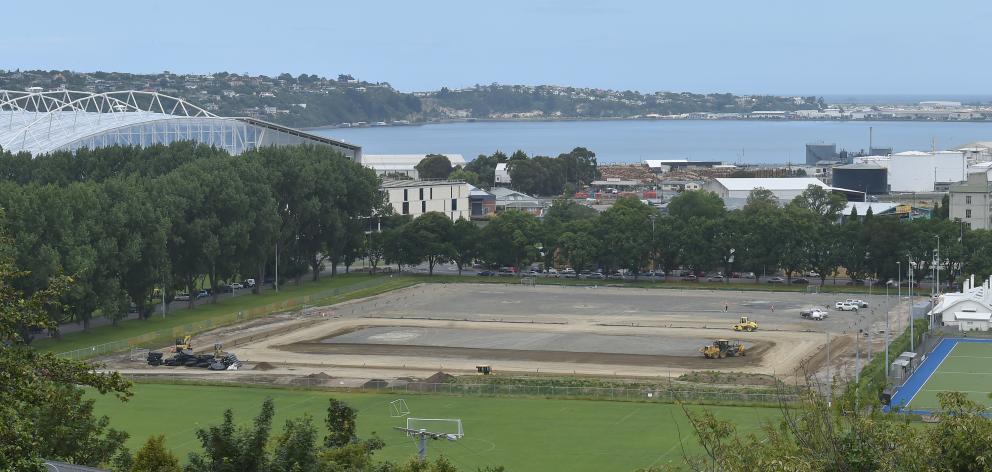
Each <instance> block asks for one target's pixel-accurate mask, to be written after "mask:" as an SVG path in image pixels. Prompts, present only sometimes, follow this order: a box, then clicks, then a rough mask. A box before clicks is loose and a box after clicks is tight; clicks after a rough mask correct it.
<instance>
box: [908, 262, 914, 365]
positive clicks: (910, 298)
mask: <svg viewBox="0 0 992 472" xmlns="http://www.w3.org/2000/svg"><path fill="white" fill-rule="evenodd" d="M912 257H913V256H912V255H910V256H909V258H910V259H909V265H907V266H906V269H907V270H908V271H909V350H910V351H916V349H915V343H916V339H915V338H916V336H915V334H914V333H913V260H912Z"/></svg>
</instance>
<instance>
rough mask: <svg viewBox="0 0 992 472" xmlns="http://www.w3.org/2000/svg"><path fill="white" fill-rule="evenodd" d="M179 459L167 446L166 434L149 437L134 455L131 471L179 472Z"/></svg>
mask: <svg viewBox="0 0 992 472" xmlns="http://www.w3.org/2000/svg"><path fill="white" fill-rule="evenodd" d="M180 470H182V469H181V468H180V467H179V459H176V456H175V455H173V454H172V451H169V450H168V449H166V448H165V435H161V434H160V435H158V436H152V437H150V438H148V441H146V442H145V445H144V446H141V449H138V452H137V454H135V455H134V462H133V463H132V464H131V469H130V472H179V471H180Z"/></svg>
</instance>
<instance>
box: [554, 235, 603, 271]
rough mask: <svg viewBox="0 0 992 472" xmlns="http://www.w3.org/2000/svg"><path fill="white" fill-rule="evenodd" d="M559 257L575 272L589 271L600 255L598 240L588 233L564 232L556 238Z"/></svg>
mask: <svg viewBox="0 0 992 472" xmlns="http://www.w3.org/2000/svg"><path fill="white" fill-rule="evenodd" d="M558 245H559V247H560V248H561V249H562V254H561V257H562V258H564V259H565V260H567V261H568V263H569V265H570V266H571V267H572V268H574V269H575V270H576V271H581V270H583V269H589V268H590V267H591V266H592V264H593V263H594V262H595V261H596V259H597V258H598V257H599V254H600V246H599V240H598V239H596V238H595V237H593V236H592V235H591V234H589V233H572V232H565V233H563V234H562V235H561V236H560V237H559V238H558Z"/></svg>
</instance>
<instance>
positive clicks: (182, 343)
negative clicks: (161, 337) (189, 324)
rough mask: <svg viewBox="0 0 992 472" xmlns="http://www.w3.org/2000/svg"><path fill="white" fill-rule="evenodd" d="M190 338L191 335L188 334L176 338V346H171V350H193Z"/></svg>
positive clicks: (191, 337)
mask: <svg viewBox="0 0 992 472" xmlns="http://www.w3.org/2000/svg"><path fill="white" fill-rule="evenodd" d="M192 339H193V336H190V335H188V334H187V335H186V336H183V337H181V338H176V346H175V347H173V348H172V352H183V351H192V350H193V343H192V342H191V341H192Z"/></svg>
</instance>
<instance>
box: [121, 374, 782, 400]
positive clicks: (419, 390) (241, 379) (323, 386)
mask: <svg viewBox="0 0 992 472" xmlns="http://www.w3.org/2000/svg"><path fill="white" fill-rule="evenodd" d="M231 374H233V373H231ZM125 377H127V378H128V379H130V380H132V381H135V382H141V381H142V380H145V381H149V380H150V381H168V382H170V383H174V382H176V379H175V378H174V377H163V376H161V375H156V374H127V375H125ZM203 377H204V378H203V379H189V378H184V379H183V380H182V381H181V382H183V383H190V384H202V385H226V384H230V385H245V384H248V385H260V386H269V387H293V388H307V389H314V390H336V391H350V392H353V391H360V392H367V393H385V394H409V395H415V394H438V395H459V396H484V397H501V396H510V397H517V396H523V397H546V398H575V399H593V400H615V401H649V402H652V401H653V402H660V403H672V402H674V401H676V400H677V401H684V402H688V403H715V404H735V405H736V404H754V405H778V404H781V403H793V402H796V401H798V399H799V397H798V395H797V394H795V393H792V392H782V393H767V392H744V391H739V390H737V391H734V390H730V389H727V390H726V391H719V390H697V389H688V388H680V387H678V386H672V387H667V386H644V387H637V388H623V387H612V388H611V387H576V386H558V385H505V384H495V383H480V384H461V383H427V382H387V381H384V380H370V381H368V382H365V383H364V384H360V385H354V384H347V383H344V382H342V381H341V380H339V379H334V378H331V377H328V376H322V375H299V376H291V375H266V374H249V373H237V374H234V375H217V376H216V377H214V376H210V375H206V376H203Z"/></svg>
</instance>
